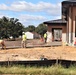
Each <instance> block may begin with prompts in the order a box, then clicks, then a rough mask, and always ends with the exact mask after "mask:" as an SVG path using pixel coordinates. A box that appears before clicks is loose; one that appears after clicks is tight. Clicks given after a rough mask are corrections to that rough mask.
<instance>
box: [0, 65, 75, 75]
mask: <svg viewBox="0 0 76 75" xmlns="http://www.w3.org/2000/svg"><path fill="white" fill-rule="evenodd" d="M0 74H10V75H11V74H14V75H15V74H16V75H17V74H18V75H19V74H21V75H76V66H75V65H74V66H70V67H69V68H65V67H63V66H61V65H52V66H48V67H37V66H33V67H31V66H26V67H25V66H23V65H16V66H15V65H14V66H9V67H5V66H0Z"/></svg>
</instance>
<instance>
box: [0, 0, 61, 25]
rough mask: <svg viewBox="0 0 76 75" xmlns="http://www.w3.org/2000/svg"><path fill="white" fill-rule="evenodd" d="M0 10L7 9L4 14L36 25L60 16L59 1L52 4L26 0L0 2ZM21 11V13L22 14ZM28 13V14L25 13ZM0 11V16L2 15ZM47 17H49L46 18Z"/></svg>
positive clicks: (26, 23) (27, 23) (23, 22)
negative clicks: (27, 0)
mask: <svg viewBox="0 0 76 75" xmlns="http://www.w3.org/2000/svg"><path fill="white" fill-rule="evenodd" d="M0 10H1V11H2V10H3V11H7V12H6V13H5V14H4V15H5V16H8V15H10V17H11V16H13V17H14V18H18V19H19V20H20V22H21V23H22V24H24V25H25V26H27V25H31V24H33V25H36V26H37V25H38V24H40V23H42V22H44V21H46V20H49V19H51V17H52V19H56V18H59V17H60V15H61V14H60V13H61V3H57V4H52V3H49V2H43V1H40V2H38V3H36V4H34V3H31V2H26V1H18V0H17V1H15V2H13V3H10V4H8V5H7V4H4V3H3V4H0ZM10 12H11V13H12V15H11V13H10ZM22 13H23V14H22ZM27 13H28V14H27ZM4 15H3V14H1V13H0V16H4ZM48 17H49V18H48Z"/></svg>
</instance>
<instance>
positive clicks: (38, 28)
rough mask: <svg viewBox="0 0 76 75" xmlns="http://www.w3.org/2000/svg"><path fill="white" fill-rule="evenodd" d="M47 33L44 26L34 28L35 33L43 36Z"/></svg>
mask: <svg viewBox="0 0 76 75" xmlns="http://www.w3.org/2000/svg"><path fill="white" fill-rule="evenodd" d="M46 31H47V26H46V25H45V24H39V25H38V26H37V27H36V32H37V33H39V34H40V35H42V36H43V34H44V33H45V32H46Z"/></svg>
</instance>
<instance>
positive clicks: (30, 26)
mask: <svg viewBox="0 0 76 75" xmlns="http://www.w3.org/2000/svg"><path fill="white" fill-rule="evenodd" d="M27 31H29V32H34V31H35V26H34V25H29V26H28V27H26V28H25V32H27Z"/></svg>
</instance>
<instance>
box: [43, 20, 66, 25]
mask: <svg viewBox="0 0 76 75" xmlns="http://www.w3.org/2000/svg"><path fill="white" fill-rule="evenodd" d="M47 23H49V24H50V23H54V24H57V23H58V24H59V23H67V21H65V20H62V19H57V20H51V21H46V22H44V24H47Z"/></svg>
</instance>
